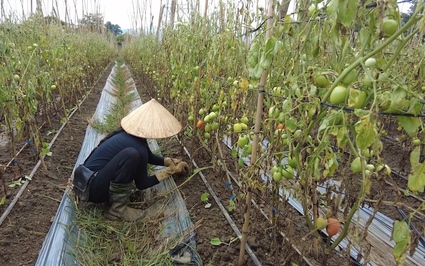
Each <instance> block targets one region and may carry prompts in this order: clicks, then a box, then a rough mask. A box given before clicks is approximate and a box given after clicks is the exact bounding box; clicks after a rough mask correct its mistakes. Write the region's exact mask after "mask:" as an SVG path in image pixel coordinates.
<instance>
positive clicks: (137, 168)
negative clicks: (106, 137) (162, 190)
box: [89, 148, 159, 203]
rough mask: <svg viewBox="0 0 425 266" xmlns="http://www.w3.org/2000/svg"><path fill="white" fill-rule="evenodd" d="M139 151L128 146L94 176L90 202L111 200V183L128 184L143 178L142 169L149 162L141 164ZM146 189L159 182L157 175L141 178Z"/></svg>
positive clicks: (144, 168)
mask: <svg viewBox="0 0 425 266" xmlns="http://www.w3.org/2000/svg"><path fill="white" fill-rule="evenodd" d="M141 161H142V160H141V158H140V154H139V152H138V151H137V150H136V149H135V148H126V149H124V150H122V151H121V152H119V153H118V154H117V155H115V156H114V157H113V158H112V160H110V161H109V163H108V164H107V165H106V166H105V167H104V168H103V169H102V170H100V171H99V172H98V173H97V175H96V176H95V177H94V180H93V181H92V183H91V187H90V198H89V201H90V202H96V203H100V202H108V201H109V183H111V182H113V183H118V184H127V183H130V182H132V181H133V180H136V179H137V178H141V176H142V175H141V173H142V171H145V172H146V171H147V164H141V163H140V162H141ZM140 182H141V184H142V187H139V189H145V188H149V187H152V186H154V185H156V184H158V183H159V181H158V179H157V178H156V177H155V176H147V177H146V178H143V179H142V180H140Z"/></svg>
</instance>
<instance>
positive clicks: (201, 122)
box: [196, 120, 204, 128]
mask: <svg viewBox="0 0 425 266" xmlns="http://www.w3.org/2000/svg"><path fill="white" fill-rule="evenodd" d="M203 126H204V121H202V120H198V123H196V127H197V128H202V127H203Z"/></svg>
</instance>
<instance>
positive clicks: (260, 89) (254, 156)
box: [238, 0, 274, 266]
mask: <svg viewBox="0 0 425 266" xmlns="http://www.w3.org/2000/svg"><path fill="white" fill-rule="evenodd" d="M273 2H274V1H273V0H269V10H268V16H269V17H272V16H273V6H274V5H273ZM272 23H273V22H272V20H271V19H269V20H268V21H267V31H266V42H267V40H268V39H269V38H270V37H271V35H272V31H271V27H272ZM268 72H269V71H268V69H264V71H263V74H262V75H261V79H260V84H259V86H258V93H259V95H258V98H257V111H256V114H255V127H254V139H253V142H252V147H253V149H252V153H251V165H252V166H254V165H255V164H256V161H257V148H258V143H259V132H260V129H261V120H262V119H261V117H262V114H263V101H264V93H262V92H263V91H264V87H265V85H266V82H267V75H268ZM251 199H252V192H251V191H250V189H248V192H247V195H246V211H245V214H244V224H243V227H242V239H241V246H240V251H239V260H238V265H239V266H242V265H244V257H245V246H246V242H247V239H248V233H249V216H250V213H251Z"/></svg>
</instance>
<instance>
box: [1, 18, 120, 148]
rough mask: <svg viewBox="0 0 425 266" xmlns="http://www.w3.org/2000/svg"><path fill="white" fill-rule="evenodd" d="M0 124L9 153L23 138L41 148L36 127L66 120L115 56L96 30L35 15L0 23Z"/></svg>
mask: <svg viewBox="0 0 425 266" xmlns="http://www.w3.org/2000/svg"><path fill="white" fill-rule="evenodd" d="M0 39H1V41H0V61H1V63H0V86H1V89H0V123H1V124H0V126H1V131H2V134H5V135H6V136H7V137H8V138H9V139H10V141H11V149H10V151H11V156H13V155H14V154H15V152H16V145H17V144H18V143H19V142H21V141H22V140H25V141H27V140H31V141H34V143H35V146H34V148H35V149H36V150H37V152H40V151H41V148H42V137H41V136H40V127H41V126H42V125H44V126H45V127H46V128H47V129H49V130H50V128H51V119H58V120H61V119H66V117H67V116H68V114H69V113H70V111H71V109H72V108H73V107H74V106H75V105H76V104H77V103H78V102H79V101H80V100H81V98H82V96H83V95H85V94H86V93H88V91H89V88H90V86H91V85H92V84H93V83H94V81H95V79H97V77H98V76H99V74H100V73H102V71H104V69H105V67H106V66H107V65H108V64H109V63H110V61H111V59H112V57H113V56H114V55H115V52H114V50H113V46H112V45H111V44H110V43H109V42H108V41H107V40H106V38H104V36H101V35H98V34H92V33H90V32H82V31H81V30H80V29H77V28H74V27H68V26H66V25H57V24H55V23H53V22H51V23H49V22H47V21H45V20H44V19H43V18H40V17H37V16H34V17H31V18H29V19H28V20H25V21H23V22H22V23H19V24H12V23H8V22H5V23H2V24H1V25H0Z"/></svg>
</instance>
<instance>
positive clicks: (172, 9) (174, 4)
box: [170, 0, 177, 28]
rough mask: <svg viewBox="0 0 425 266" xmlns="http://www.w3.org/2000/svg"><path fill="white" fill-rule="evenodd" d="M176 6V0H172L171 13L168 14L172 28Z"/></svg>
mask: <svg viewBox="0 0 425 266" xmlns="http://www.w3.org/2000/svg"><path fill="white" fill-rule="evenodd" d="M176 8H177V2H176V0H172V1H171V15H170V23H171V28H174V19H175V17H176Z"/></svg>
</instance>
